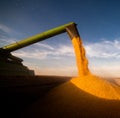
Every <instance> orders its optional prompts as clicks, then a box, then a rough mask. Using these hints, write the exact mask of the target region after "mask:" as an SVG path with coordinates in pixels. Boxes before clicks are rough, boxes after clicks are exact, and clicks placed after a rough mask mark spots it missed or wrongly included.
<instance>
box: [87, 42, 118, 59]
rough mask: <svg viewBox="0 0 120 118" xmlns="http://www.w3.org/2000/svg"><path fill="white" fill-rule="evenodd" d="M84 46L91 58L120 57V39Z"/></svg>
mask: <svg viewBox="0 0 120 118" xmlns="http://www.w3.org/2000/svg"><path fill="white" fill-rule="evenodd" d="M85 48H86V51H87V55H88V56H89V57H91V58H94V57H96V58H120V40H113V41H108V40H106V41H101V42H97V43H91V44H87V45H85Z"/></svg>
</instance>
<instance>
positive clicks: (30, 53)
mask: <svg viewBox="0 0 120 118" xmlns="http://www.w3.org/2000/svg"><path fill="white" fill-rule="evenodd" d="M73 51H74V50H73V48H72V47H71V46H69V45H60V46H58V47H56V48H55V47H52V46H51V45H48V44H44V43H36V44H34V45H33V46H31V47H29V49H28V48H24V49H21V50H19V51H15V52H13V54H14V55H16V56H19V57H23V58H34V59H47V58H48V59H49V58H50V57H52V58H56V57H59V58H61V57H63V56H66V57H68V56H71V57H72V56H73V55H74V52H73Z"/></svg>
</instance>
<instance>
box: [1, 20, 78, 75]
mask: <svg viewBox="0 0 120 118" xmlns="http://www.w3.org/2000/svg"><path fill="white" fill-rule="evenodd" d="M64 32H67V33H68V34H69V36H70V38H71V39H72V38H73V37H76V36H79V34H78V31H77V28H76V24H75V23H74V22H70V23H68V24H65V25H62V26H59V27H56V28H53V29H50V30H48V31H45V32H42V33H40V34H37V35H35V36H31V37H29V38H26V39H23V40H21V41H18V42H15V43H12V44H9V45H6V46H3V47H1V48H0V63H2V64H3V62H4V65H3V66H4V68H5V67H6V68H7V65H8V63H9V64H11V66H12V64H16V65H17V64H18V65H20V64H21V65H22V63H21V62H22V61H23V60H22V59H21V58H19V57H16V56H14V55H12V54H11V52H13V51H16V50H18V49H21V48H24V47H26V46H29V45H32V44H34V43H37V42H39V41H42V40H45V39H48V38H50V37H53V36H56V35H58V34H61V33H64ZM0 68H1V67H0ZM11 68H12V67H11ZM8 71H9V70H8ZM6 73H7V72H6ZM18 75H19V74H18Z"/></svg>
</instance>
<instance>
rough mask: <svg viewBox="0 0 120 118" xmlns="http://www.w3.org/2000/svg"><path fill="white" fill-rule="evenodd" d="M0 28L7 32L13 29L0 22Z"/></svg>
mask: <svg viewBox="0 0 120 118" xmlns="http://www.w3.org/2000/svg"><path fill="white" fill-rule="evenodd" d="M0 30H2V31H4V32H6V33H11V32H12V31H13V30H12V29H10V28H9V27H7V26H6V25H3V24H0Z"/></svg>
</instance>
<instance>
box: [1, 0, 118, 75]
mask: <svg viewBox="0 0 120 118" xmlns="http://www.w3.org/2000/svg"><path fill="white" fill-rule="evenodd" d="M119 6H120V2H119V1H118V0H109V1H108V0H29V1H28V0H1V1H0V46H3V45H6V44H9V43H12V42H15V41H19V40H21V39H24V38H26V37H30V36H32V35H35V34H38V33H41V32H43V31H46V30H49V29H51V28H54V27H57V26H59V25H63V24H66V23H69V22H75V23H76V24H77V28H78V30H79V33H80V36H81V38H82V40H83V44H84V46H85V49H86V53H87V57H88V59H89V68H90V70H91V71H92V73H95V74H97V75H100V76H109V77H114V76H115V77H120V72H119V71H120V67H119V65H120V13H119V12H120V7H119ZM13 54H14V55H16V56H19V57H21V58H23V59H24V64H25V65H27V66H28V67H30V68H34V69H35V71H36V73H37V74H55V75H77V68H76V62H75V56H74V49H73V47H72V44H71V41H70V39H69V37H68V35H67V34H66V33H65V34H60V35H57V36H55V37H52V38H49V39H47V40H45V41H42V42H39V43H36V44H33V45H31V46H28V47H26V48H23V49H20V50H18V51H15V52H13Z"/></svg>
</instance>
